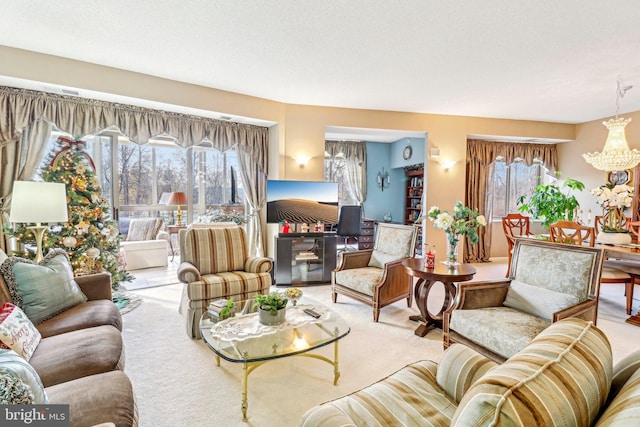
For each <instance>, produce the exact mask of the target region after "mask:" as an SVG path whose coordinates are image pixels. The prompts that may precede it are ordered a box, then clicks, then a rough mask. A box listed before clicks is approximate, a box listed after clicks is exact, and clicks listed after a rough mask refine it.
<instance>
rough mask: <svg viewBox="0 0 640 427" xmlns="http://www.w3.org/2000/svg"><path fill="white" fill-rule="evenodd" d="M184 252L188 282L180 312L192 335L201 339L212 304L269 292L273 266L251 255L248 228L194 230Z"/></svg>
mask: <svg viewBox="0 0 640 427" xmlns="http://www.w3.org/2000/svg"><path fill="white" fill-rule="evenodd" d="M183 250H184V253H183V254H181V263H180V267H178V279H179V280H180V281H181V282H182V283H184V289H183V293H182V301H181V303H180V313H182V315H183V316H184V318H185V323H186V327H187V335H188V336H190V337H195V338H200V330H199V328H198V326H199V323H200V317H201V316H202V314H203V313H204V312H205V311H206V310H207V307H208V306H209V303H210V302H211V301H215V300H219V299H223V298H225V299H233V300H236V301H244V300H249V299H252V298H253V297H254V296H255V295H257V294H267V293H269V288H270V287H271V274H270V273H269V272H270V271H271V268H272V266H273V263H272V262H271V260H270V259H269V258H265V257H251V256H249V250H248V247H247V236H246V234H245V231H244V228H242V227H226V228H191V229H189V230H188V231H187V233H186V236H185V242H184V249H183Z"/></svg>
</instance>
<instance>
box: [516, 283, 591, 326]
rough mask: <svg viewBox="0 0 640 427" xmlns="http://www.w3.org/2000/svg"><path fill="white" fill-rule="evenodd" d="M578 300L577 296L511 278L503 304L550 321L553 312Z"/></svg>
mask: <svg viewBox="0 0 640 427" xmlns="http://www.w3.org/2000/svg"><path fill="white" fill-rule="evenodd" d="M578 302H579V300H578V297H577V296H575V295H570V294H564V293H562V292H556V291H553V290H551V289H545V288H540V287H538V286H531V285H528V284H526V283H523V282H520V281H518V280H512V281H511V285H510V286H509V290H508V291H507V297H506V298H505V300H504V303H503V305H504V306H505V307H509V308H513V309H515V310H520V311H524V312H525V313H529V314H532V315H534V316H537V317H540V318H541V319H546V320H549V321H551V320H553V313H555V312H558V311H560V310H563V309H565V308H567V307H570V306H572V305H574V304H577V303H578Z"/></svg>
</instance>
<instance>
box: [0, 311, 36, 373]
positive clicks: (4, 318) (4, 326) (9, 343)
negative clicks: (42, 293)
mask: <svg viewBox="0 0 640 427" xmlns="http://www.w3.org/2000/svg"><path fill="white" fill-rule="evenodd" d="M41 339H42V336H41V335H40V331H38V330H37V329H36V327H35V326H33V323H31V320H29V318H28V317H27V315H26V314H24V311H22V310H20V308H19V307H16V306H15V305H13V304H11V303H10V302H5V303H4V305H3V306H2V308H1V309H0V347H2V348H7V349H10V350H13V351H15V352H16V353H18V354H19V355H20V356H22V357H24V360H26V361H27V362H28V361H29V359H31V355H32V354H33V352H34V350H35V349H36V347H37V346H38V344H40V340H41Z"/></svg>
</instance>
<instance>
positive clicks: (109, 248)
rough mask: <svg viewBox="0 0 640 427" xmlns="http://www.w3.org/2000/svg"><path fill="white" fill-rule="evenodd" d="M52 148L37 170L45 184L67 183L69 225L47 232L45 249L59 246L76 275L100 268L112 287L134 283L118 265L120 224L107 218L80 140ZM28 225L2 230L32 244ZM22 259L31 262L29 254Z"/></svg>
mask: <svg viewBox="0 0 640 427" xmlns="http://www.w3.org/2000/svg"><path fill="white" fill-rule="evenodd" d="M56 144H57V145H58V147H57V149H56V150H55V152H52V153H50V154H49V157H48V159H47V160H48V162H47V164H48V166H47V167H45V168H44V169H43V170H42V171H41V176H42V179H43V180H44V181H47V182H62V183H64V184H65V185H66V188H67V205H68V208H69V221H68V222H66V223H64V224H61V225H59V226H54V227H50V228H49V230H47V232H46V233H45V235H44V238H43V250H44V252H46V251H47V250H48V249H49V248H63V249H64V250H66V252H67V254H68V255H69V259H70V260H71V265H72V267H73V271H74V273H75V274H76V275H79V274H86V273H92V272H97V271H100V270H102V269H104V270H106V271H108V272H109V273H111V286H112V288H113V289H114V290H123V289H121V284H123V283H124V282H129V281H131V280H133V276H132V275H131V274H129V273H128V272H127V271H125V270H124V269H123V268H120V267H119V265H118V255H119V247H120V234H119V230H118V224H117V223H116V222H115V221H113V220H111V219H110V215H109V204H108V203H107V201H106V200H105V199H104V197H102V189H101V188H100V182H99V180H98V178H97V176H96V172H95V166H94V164H93V160H92V159H91V157H90V156H89V154H88V153H87V152H86V151H84V148H85V143H84V142H83V141H74V140H71V139H69V138H66V137H60V138H58V140H57V141H56ZM26 225H28V224H15V226H14V227H13V228H7V229H5V232H6V233H7V234H9V235H11V236H12V237H15V238H17V239H18V241H20V242H21V243H33V242H35V239H34V236H33V233H31V231H29V230H28V229H27V228H26ZM21 255H22V256H25V257H28V258H30V259H33V258H35V252H33V251H25V253H23V254H21Z"/></svg>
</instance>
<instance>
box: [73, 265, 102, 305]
mask: <svg viewBox="0 0 640 427" xmlns="http://www.w3.org/2000/svg"><path fill="white" fill-rule="evenodd" d="M74 280H75V281H76V283H77V284H78V286H80V289H81V290H82V293H83V294H85V295H86V296H87V299H88V300H90V301H93V300H99V299H108V300H111V274H109V273H106V272H105V273H97V274H87V275H85V276H78V277H74Z"/></svg>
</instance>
